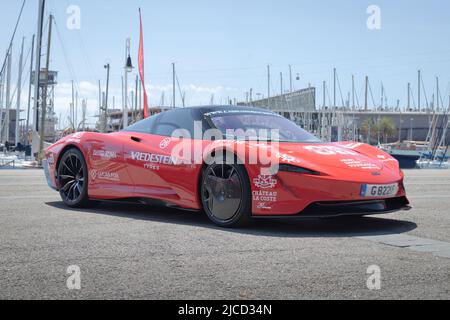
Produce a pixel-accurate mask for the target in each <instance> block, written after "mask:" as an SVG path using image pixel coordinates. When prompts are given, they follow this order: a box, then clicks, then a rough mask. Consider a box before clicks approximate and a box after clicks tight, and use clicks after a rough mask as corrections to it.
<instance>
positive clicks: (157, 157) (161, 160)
mask: <svg viewBox="0 0 450 320" xmlns="http://www.w3.org/2000/svg"><path fill="white" fill-rule="evenodd" d="M131 159H132V160H135V161H140V162H146V163H153V164H162V165H177V164H179V163H180V161H179V160H178V159H177V158H175V157H171V156H164V155H161V154H154V153H144V152H134V151H132V152H131Z"/></svg>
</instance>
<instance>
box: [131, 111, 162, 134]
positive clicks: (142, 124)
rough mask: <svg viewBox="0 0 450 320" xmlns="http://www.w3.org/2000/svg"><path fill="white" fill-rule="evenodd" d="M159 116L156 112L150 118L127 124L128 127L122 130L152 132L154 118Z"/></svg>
mask: <svg viewBox="0 0 450 320" xmlns="http://www.w3.org/2000/svg"><path fill="white" fill-rule="evenodd" d="M159 116H160V115H159V114H158V115H154V116H152V117H150V118H147V119H144V120H141V121H139V122H137V123H135V124H133V125H131V126H129V127H128V128H126V129H125V130H123V131H126V132H137V133H147V134H151V133H152V132H153V129H154V126H155V123H156V120H157V119H158V118H159Z"/></svg>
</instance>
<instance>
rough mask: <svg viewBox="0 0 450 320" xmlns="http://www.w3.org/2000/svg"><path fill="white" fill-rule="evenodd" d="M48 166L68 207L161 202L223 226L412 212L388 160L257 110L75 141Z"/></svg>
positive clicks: (186, 115)
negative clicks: (276, 219)
mask: <svg viewBox="0 0 450 320" xmlns="http://www.w3.org/2000/svg"><path fill="white" fill-rule="evenodd" d="M44 168H45V172H46V176H47V180H48V183H49V185H50V187H52V188H53V189H55V190H57V191H59V193H60V195H61V198H62V200H63V201H64V203H65V204H66V205H67V206H69V207H77V208H79V207H86V206H89V204H90V203H91V202H92V201H101V200H113V201H115V200H117V201H137V202H141V203H147V204H163V205H167V206H173V207H177V208H181V209H189V210H198V211H202V210H203V211H204V212H205V213H206V214H207V216H208V217H209V218H210V219H211V220H212V221H213V222H214V223H215V224H217V225H219V226H222V227H233V226H240V225H243V224H246V223H248V222H250V221H251V220H252V218H259V217H334V216H342V215H353V216H364V215H372V214H383V213H390V212H395V211H399V210H408V209H410V207H409V202H408V199H407V197H406V191H405V188H404V185H403V178H404V175H403V172H402V171H401V170H400V168H399V164H398V162H397V161H396V160H395V159H394V158H392V157H391V156H390V155H389V154H387V153H385V152H383V151H381V150H379V149H377V148H375V147H372V146H370V145H366V144H362V143H355V142H343V143H323V142H322V141H320V140H319V139H317V138H316V137H315V136H313V135H312V134H310V133H308V132H306V131H305V130H303V129H301V128H300V127H298V126H297V125H295V124H294V123H293V122H291V121H289V120H287V119H286V118H283V117H281V116H279V115H277V114H274V113H271V112H269V111H267V110H264V109H257V108H247V107H231V106H226V107H196V108H183V109H174V110H172V111H168V112H164V113H161V114H158V115H155V116H153V117H150V118H148V119H145V120H142V121H140V122H138V123H136V124H134V125H132V126H130V127H128V128H127V129H125V130H123V131H121V132H117V133H111V134H101V133H91V132H85V133H84V132H81V133H76V134H73V135H71V136H68V137H66V138H64V139H62V140H61V141H59V142H57V143H56V144H54V145H53V146H51V147H50V148H48V149H47V150H46V161H44Z"/></svg>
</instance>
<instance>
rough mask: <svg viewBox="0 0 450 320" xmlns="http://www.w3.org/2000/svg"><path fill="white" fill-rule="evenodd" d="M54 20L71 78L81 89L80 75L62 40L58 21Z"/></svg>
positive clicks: (77, 88) (77, 87)
mask: <svg viewBox="0 0 450 320" xmlns="http://www.w3.org/2000/svg"><path fill="white" fill-rule="evenodd" d="M53 22H54V25H55V29H56V34H57V36H58V40H59V43H60V45H61V48H62V52H63V56H64V60H65V63H66V67H67V69H68V71H69V73H70V75H71V78H72V79H71V80H73V81H74V86H75V89H76V90H78V91H80V88H79V82H78V77H77V75H76V73H75V69H74V68H73V65H72V63H71V62H70V59H69V56H68V54H67V50H66V48H65V46H64V43H63V41H62V37H61V33H60V31H59V26H58V24H57V23H56V20H53Z"/></svg>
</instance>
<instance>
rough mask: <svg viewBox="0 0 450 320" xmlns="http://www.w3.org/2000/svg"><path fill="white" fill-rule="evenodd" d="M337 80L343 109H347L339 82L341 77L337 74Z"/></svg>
mask: <svg viewBox="0 0 450 320" xmlns="http://www.w3.org/2000/svg"><path fill="white" fill-rule="evenodd" d="M336 80H337V83H338V88H339V93H340V95H341V102H342V107H345V102H344V97H343V95H342V90H341V82H340V81H339V75H338V73H336Z"/></svg>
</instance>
